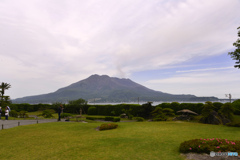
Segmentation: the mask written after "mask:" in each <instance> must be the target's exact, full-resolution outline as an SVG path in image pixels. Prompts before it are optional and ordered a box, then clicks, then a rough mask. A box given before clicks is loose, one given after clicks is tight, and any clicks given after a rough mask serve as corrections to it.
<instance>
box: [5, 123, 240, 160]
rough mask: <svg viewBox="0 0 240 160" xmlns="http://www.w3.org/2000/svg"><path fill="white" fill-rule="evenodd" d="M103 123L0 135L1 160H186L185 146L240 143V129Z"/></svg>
mask: <svg viewBox="0 0 240 160" xmlns="http://www.w3.org/2000/svg"><path fill="white" fill-rule="evenodd" d="M100 124H101V123H78V122H66V123H65V122H54V123H44V124H33V125H27V126H19V127H15V128H11V129H6V130H0V141H1V143H0V148H1V154H0V159H8V160H9V159H17V160H19V159H24V160H26V159H31V160H32V159H37V160H38V159H39V160H45V159H51V160H54V159H56V160H57V159H68V160H69V159H70V160H72V159H73V160H74V159H83V160H113V159H114V160H116V159H117V160H118V159H119V160H133V159H134V160H135V159H139V160H140V159H141V160H142V159H144V160H145V159H146V160H159V159H161V160H165V159H166V160H178V159H179V160H180V159H181V160H183V159H184V158H183V157H181V156H180V153H179V151H178V148H179V145H180V143H181V142H183V141H185V140H190V139H194V138H225V139H230V140H240V137H239V135H240V128H237V127H226V126H222V125H206V124H200V123H192V122H191V123H190V122H178V121H177V122H122V123H121V122H120V123H118V124H119V128H117V129H114V130H107V131H96V130H95V128H96V127H97V126H99V125H100Z"/></svg>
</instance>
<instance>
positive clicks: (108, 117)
mask: <svg viewBox="0 0 240 160" xmlns="http://www.w3.org/2000/svg"><path fill="white" fill-rule="evenodd" d="M104 120H105V121H114V117H110V116H106V117H105V119H104Z"/></svg>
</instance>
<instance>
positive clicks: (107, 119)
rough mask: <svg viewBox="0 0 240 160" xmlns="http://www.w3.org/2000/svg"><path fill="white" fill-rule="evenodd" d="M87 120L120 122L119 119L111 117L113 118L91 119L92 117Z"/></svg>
mask: <svg viewBox="0 0 240 160" xmlns="http://www.w3.org/2000/svg"><path fill="white" fill-rule="evenodd" d="M86 119H89V120H104V121H112V122H120V118H119V117H111V116H106V117H91V116H87V117H86Z"/></svg>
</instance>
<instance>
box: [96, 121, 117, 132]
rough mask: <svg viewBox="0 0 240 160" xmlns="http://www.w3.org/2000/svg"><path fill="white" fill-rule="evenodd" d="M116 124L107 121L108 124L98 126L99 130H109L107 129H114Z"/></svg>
mask: <svg viewBox="0 0 240 160" xmlns="http://www.w3.org/2000/svg"><path fill="white" fill-rule="evenodd" d="M117 127H118V125H117V124H114V123H109V124H106V123H105V124H102V125H101V126H100V127H99V130H100V131H102V130H109V129H115V128H117Z"/></svg>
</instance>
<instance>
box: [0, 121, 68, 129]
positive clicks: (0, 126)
mask: <svg viewBox="0 0 240 160" xmlns="http://www.w3.org/2000/svg"><path fill="white" fill-rule="evenodd" d="M48 122H57V119H39V120H37V119H36V120H3V119H1V120H0V130H2V129H8V128H13V127H17V126H22V125H29V124H36V123H48ZM61 122H65V119H62V120H61Z"/></svg>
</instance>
